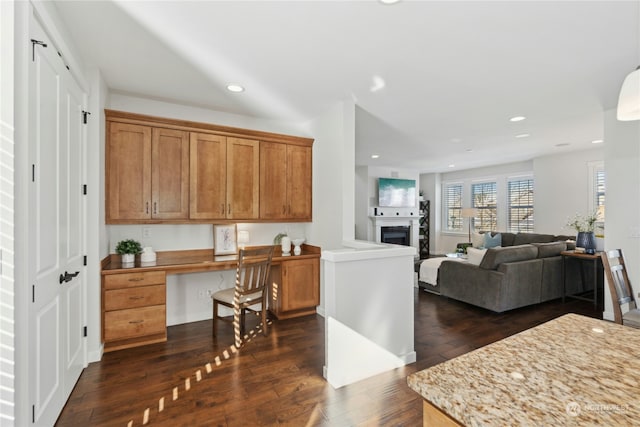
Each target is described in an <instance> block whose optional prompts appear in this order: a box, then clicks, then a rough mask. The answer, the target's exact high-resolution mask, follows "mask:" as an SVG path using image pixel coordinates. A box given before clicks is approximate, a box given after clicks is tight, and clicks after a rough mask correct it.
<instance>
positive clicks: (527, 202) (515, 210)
mask: <svg viewBox="0 0 640 427" xmlns="http://www.w3.org/2000/svg"><path fill="white" fill-rule="evenodd" d="M507 188H508V193H509V194H508V201H509V231H510V232H512V233H518V232H520V233H533V225H534V223H533V179H531V178H529V179H520V180H515V181H509V182H508V186H507Z"/></svg>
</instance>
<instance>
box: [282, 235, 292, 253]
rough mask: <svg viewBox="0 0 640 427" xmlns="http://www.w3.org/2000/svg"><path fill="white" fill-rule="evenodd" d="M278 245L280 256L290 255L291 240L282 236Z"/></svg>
mask: <svg viewBox="0 0 640 427" xmlns="http://www.w3.org/2000/svg"><path fill="white" fill-rule="evenodd" d="M280 245H281V246H282V255H289V254H291V238H290V237H289V236H282V240H280Z"/></svg>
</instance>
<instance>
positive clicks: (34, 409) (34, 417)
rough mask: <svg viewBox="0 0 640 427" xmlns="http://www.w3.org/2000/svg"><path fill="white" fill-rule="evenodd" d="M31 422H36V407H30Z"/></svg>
mask: <svg viewBox="0 0 640 427" xmlns="http://www.w3.org/2000/svg"><path fill="white" fill-rule="evenodd" d="M31 422H32V423H35V422H36V405H31Z"/></svg>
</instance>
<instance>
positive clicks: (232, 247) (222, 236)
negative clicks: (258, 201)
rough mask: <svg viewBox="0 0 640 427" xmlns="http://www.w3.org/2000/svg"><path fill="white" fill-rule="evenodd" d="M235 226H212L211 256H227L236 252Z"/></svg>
mask: <svg viewBox="0 0 640 427" xmlns="http://www.w3.org/2000/svg"><path fill="white" fill-rule="evenodd" d="M237 241H238V239H237V231H236V224H230V225H226V224H225V225H214V226H213V254H214V255H229V254H235V253H236V252H237V251H238V244H237Z"/></svg>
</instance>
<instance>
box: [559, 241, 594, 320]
mask: <svg viewBox="0 0 640 427" xmlns="http://www.w3.org/2000/svg"><path fill="white" fill-rule="evenodd" d="M560 255H561V256H562V302H563V303H564V300H565V297H570V298H575V299H580V300H584V301H593V305H594V307H596V308H597V307H598V293H599V286H598V285H599V283H603V284H604V270H603V267H602V259H601V258H600V253H599V252H596V253H595V254H586V253H579V252H574V251H562V252H560ZM569 260H575V261H578V262H580V263H581V264H583V263H588V264H590V266H591V268H592V271H593V277H592V278H593V298H588V297H585V296H582V295H579V294H573V295H567V261H569ZM582 267H583V266H582V265H581V266H580V279H581V280H582V288H583V289H585V272H584V269H583V268H582ZM598 271H600V272H601V273H602V274H600V275H599V274H598ZM600 277H602V280H599V279H600Z"/></svg>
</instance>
